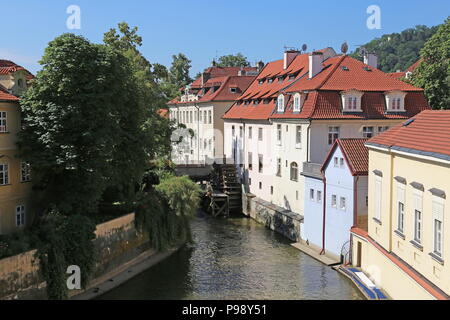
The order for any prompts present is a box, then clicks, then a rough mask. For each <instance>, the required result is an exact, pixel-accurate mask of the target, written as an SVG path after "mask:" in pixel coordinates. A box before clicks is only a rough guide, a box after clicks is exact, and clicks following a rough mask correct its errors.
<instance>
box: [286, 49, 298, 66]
mask: <svg viewBox="0 0 450 320" xmlns="http://www.w3.org/2000/svg"><path fill="white" fill-rule="evenodd" d="M299 53H300V52H298V51H297V50H287V51H285V52H284V65H283V68H284V70H286V69H287V68H288V67H289V65H290V64H291V62H292V61H293V60H294V59H295V57H296V56H297V55H298V54H299Z"/></svg>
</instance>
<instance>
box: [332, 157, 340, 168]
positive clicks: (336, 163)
mask: <svg viewBox="0 0 450 320" xmlns="http://www.w3.org/2000/svg"><path fill="white" fill-rule="evenodd" d="M333 161H334V167H335V168H339V158H338V157H334V158H333Z"/></svg>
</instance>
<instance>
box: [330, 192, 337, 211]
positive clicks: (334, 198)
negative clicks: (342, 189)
mask: <svg viewBox="0 0 450 320" xmlns="http://www.w3.org/2000/svg"><path fill="white" fill-rule="evenodd" d="M331 207H332V208H337V195H335V194H332V195H331Z"/></svg>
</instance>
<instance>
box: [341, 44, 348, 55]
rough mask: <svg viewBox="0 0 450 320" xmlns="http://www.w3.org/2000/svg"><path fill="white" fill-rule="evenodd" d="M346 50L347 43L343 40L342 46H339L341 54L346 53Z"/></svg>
mask: <svg viewBox="0 0 450 320" xmlns="http://www.w3.org/2000/svg"><path fill="white" fill-rule="evenodd" d="M347 51H348V44H347V42H344V43H343V44H342V46H341V52H342V53H343V54H346V53H347Z"/></svg>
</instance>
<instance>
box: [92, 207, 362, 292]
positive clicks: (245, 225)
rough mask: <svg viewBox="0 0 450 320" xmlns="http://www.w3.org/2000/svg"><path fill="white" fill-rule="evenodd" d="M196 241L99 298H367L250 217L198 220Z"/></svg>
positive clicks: (201, 216) (194, 226)
mask: <svg viewBox="0 0 450 320" xmlns="http://www.w3.org/2000/svg"><path fill="white" fill-rule="evenodd" d="M191 226H192V233H193V238H194V243H193V244H192V245H188V246H185V247H184V248H182V249H180V250H179V251H178V252H176V253H174V254H173V255H172V256H171V257H169V258H168V259H166V260H164V261H162V262H161V263H159V264H157V265H155V266H154V267H152V268H150V269H148V270H147V271H145V272H143V273H141V274H140V275H138V276H136V277H135V278H133V279H131V280H130V281H128V282H126V283H125V284H123V285H121V286H119V287H117V288H116V289H114V290H112V291H110V292H108V293H106V294H104V295H103V296H101V297H100V298H99V299H137V300H140V299H148V300H158V299H175V300H178V299H192V300H196V299H212V300H220V299H230V300H239V299H244V300H246V299H252V300H253V299H254V300H264V299H273V300H299V299H314V300H315V299H322V300H325V299H338V300H351V299H363V296H362V295H361V293H360V292H359V291H358V290H357V289H356V288H355V287H354V286H353V284H352V283H351V282H350V281H349V280H348V279H347V278H345V277H344V276H342V275H341V274H339V273H338V272H336V271H334V270H333V269H331V268H330V267H327V266H324V265H322V264H321V263H319V262H317V261H316V260H314V259H312V258H311V257H309V256H308V255H305V254H303V253H302V252H300V251H299V250H298V249H295V248H294V247H292V246H290V244H289V243H290V242H289V241H287V240H286V239H285V238H283V237H282V236H281V235H279V234H277V233H275V232H273V231H270V230H268V229H266V228H265V227H264V226H261V225H260V224H258V223H256V222H255V221H253V220H252V219H247V218H243V217H242V218H230V219H217V218H212V217H211V216H208V215H206V214H203V213H199V215H198V216H197V217H196V218H195V219H194V220H193V221H192V224H191Z"/></svg>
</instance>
